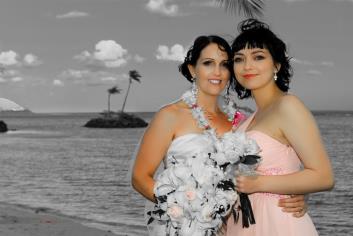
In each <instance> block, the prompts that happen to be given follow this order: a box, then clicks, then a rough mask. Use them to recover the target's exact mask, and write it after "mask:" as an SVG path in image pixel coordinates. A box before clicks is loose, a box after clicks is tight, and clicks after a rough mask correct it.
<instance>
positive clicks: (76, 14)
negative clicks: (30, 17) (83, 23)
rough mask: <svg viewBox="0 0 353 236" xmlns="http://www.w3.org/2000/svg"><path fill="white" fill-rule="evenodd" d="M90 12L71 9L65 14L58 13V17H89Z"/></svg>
mask: <svg viewBox="0 0 353 236" xmlns="http://www.w3.org/2000/svg"><path fill="white" fill-rule="evenodd" d="M87 16H89V14H88V13H87V12H82V11H71V12H68V13H65V14H61V15H57V16H56V18H57V19H67V18H82V17H87Z"/></svg>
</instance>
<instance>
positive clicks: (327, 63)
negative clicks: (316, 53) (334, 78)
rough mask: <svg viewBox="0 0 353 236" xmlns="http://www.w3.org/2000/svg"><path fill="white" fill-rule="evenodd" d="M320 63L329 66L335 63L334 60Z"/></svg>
mask: <svg viewBox="0 0 353 236" xmlns="http://www.w3.org/2000/svg"><path fill="white" fill-rule="evenodd" d="M320 64H321V65H322V66H327V67H332V66H334V65H335V63H334V62H332V61H323V62H321V63H320Z"/></svg>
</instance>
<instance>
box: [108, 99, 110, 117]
mask: <svg viewBox="0 0 353 236" xmlns="http://www.w3.org/2000/svg"><path fill="white" fill-rule="evenodd" d="M108 117H110V93H108Z"/></svg>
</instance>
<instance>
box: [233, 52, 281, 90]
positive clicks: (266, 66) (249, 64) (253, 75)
mask: <svg viewBox="0 0 353 236" xmlns="http://www.w3.org/2000/svg"><path fill="white" fill-rule="evenodd" d="M233 60H234V64H233V67H234V73H235V77H236V80H237V81H238V82H239V83H240V84H241V85H242V86H243V87H244V88H247V89H250V90H256V89H259V88H262V87H264V86H267V85H269V84H272V85H275V83H274V79H273V77H274V73H275V72H277V71H278V70H279V65H277V67H276V65H275V63H274V61H273V58H272V56H271V54H270V52H269V51H268V49H266V48H244V49H242V50H240V51H238V52H236V53H235V54H234V58H233Z"/></svg>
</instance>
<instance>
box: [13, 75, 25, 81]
mask: <svg viewBox="0 0 353 236" xmlns="http://www.w3.org/2000/svg"><path fill="white" fill-rule="evenodd" d="M11 81H12V82H21V81H23V78H22V77H19V76H17V77H13V78H12V79H11Z"/></svg>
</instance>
